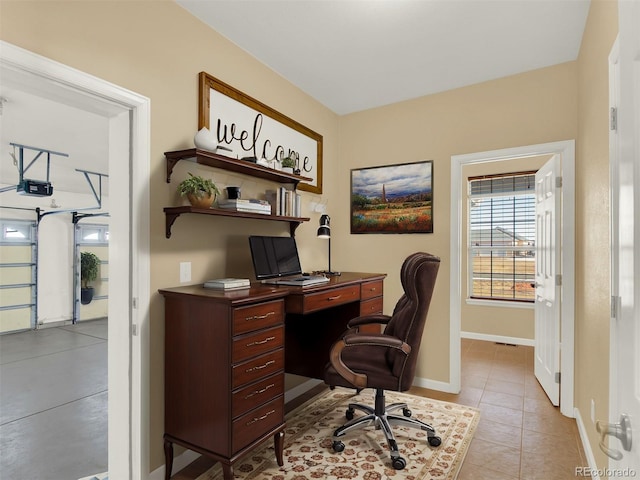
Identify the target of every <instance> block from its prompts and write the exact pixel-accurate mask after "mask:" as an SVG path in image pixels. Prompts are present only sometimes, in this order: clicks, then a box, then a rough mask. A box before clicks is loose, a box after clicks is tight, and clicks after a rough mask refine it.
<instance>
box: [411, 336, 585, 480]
mask: <svg viewBox="0 0 640 480" xmlns="http://www.w3.org/2000/svg"><path fill="white" fill-rule="evenodd" d="M412 393H415V394H422V395H426V396H429V397H432V398H436V399H441V400H446V401H450V402H455V403H462V404H465V405H469V406H473V407H477V408H479V409H480V424H479V426H478V429H477V431H476V434H475V436H474V438H473V440H472V442H471V446H470V448H469V452H468V453H467V457H466V459H465V461H464V464H463V466H462V470H461V472H460V474H459V476H458V480H472V479H473V480H476V479H478V480H479V479H482V480H484V479H489V478H490V479H492V480H514V479H523V480H525V479H526V480H537V479H540V480H565V479H568V478H575V477H576V475H575V472H576V470H575V469H576V467H579V466H587V465H588V464H587V462H586V459H585V455H584V451H583V449H582V443H581V441H580V436H579V433H578V428H577V426H576V422H575V420H574V419H573V418H567V417H565V416H564V415H562V414H561V413H560V411H559V409H558V408H557V407H554V406H553V405H552V404H551V402H549V400H548V398H547V396H546V395H545V393H544V391H543V390H542V388H541V387H540V385H539V383H538V381H537V380H536V378H535V376H534V373H533V347H525V346H513V345H501V344H496V343H492V342H485V341H480V340H468V339H463V340H462V391H461V392H460V394H459V395H452V394H446V393H442V392H437V391H433V390H427V389H418V388H415V389H413V390H412Z"/></svg>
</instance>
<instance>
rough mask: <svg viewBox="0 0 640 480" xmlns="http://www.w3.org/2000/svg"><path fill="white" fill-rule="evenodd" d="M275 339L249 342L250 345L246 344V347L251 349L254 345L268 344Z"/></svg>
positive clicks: (269, 338) (268, 338)
mask: <svg viewBox="0 0 640 480" xmlns="http://www.w3.org/2000/svg"><path fill="white" fill-rule="evenodd" d="M275 339H276V337H267V338H265V339H264V340H261V341H259V342H251V343H247V347H253V346H255V345H264V344H265V343H267V342H270V341H271V340H275Z"/></svg>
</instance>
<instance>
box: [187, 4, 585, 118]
mask: <svg viewBox="0 0 640 480" xmlns="http://www.w3.org/2000/svg"><path fill="white" fill-rule="evenodd" d="M176 1H177V3H178V4H180V5H182V6H183V7H184V8H185V9H187V10H188V11H189V12H191V13H192V14H193V15H195V16H196V17H198V18H200V19H201V20H202V21H203V22H204V23H206V24H208V25H209V26H211V27H212V28H213V29H215V30H216V31H217V32H219V33H220V34H222V35H223V36H225V37H226V38H228V39H229V40H230V41H232V42H233V43H235V44H236V45H238V46H239V47H241V48H242V49H244V50H246V51H247V52H249V53H250V54H251V55H252V56H254V57H255V58H256V59H258V60H259V61H261V62H262V63H264V64H265V65H267V66H268V67H270V68H271V69H273V70H274V71H276V72H277V73H279V74H280V75H282V76H283V77H284V78H286V79H287V80H289V81H290V82H292V83H293V84H294V85H296V86H298V87H299V88H300V89H301V90H303V91H304V92H306V93H307V94H309V95H311V96H312V97H314V98H315V99H316V100H318V101H319V102H320V103H322V104H323V105H325V106H327V107H328V108H329V109H331V110H332V111H334V112H336V113H338V114H347V113H351V112H356V111H360V110H365V109H368V108H372V107H377V106H381V105H386V104H391V103H395V102H399V101H402V100H408V99H411V98H416V97H420V96H423V95H428V94H432V93H436V92H441V91H445V90H450V89H453V88H457V87H462V86H465V85H472V84H475V83H479V82H483V81H487V80H491V79H495V78H500V77H504V76H508V75H513V74H517V73H521V72H525V71H529V70H534V69H537V68H542V67H546V66H550V65H555V64H559V63H563V62H567V61H571V60H575V59H576V58H577V56H578V51H579V49H580V42H581V40H582V33H583V31H584V26H585V22H586V19H587V14H588V10H589V0H305V1H303V0H242V1H241V0H176ZM203 48H206V46H203ZM209 73H211V74H213V75H215V72H209Z"/></svg>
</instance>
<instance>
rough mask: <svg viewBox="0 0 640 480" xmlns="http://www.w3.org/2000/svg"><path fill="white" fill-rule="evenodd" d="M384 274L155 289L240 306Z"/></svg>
mask: <svg viewBox="0 0 640 480" xmlns="http://www.w3.org/2000/svg"><path fill="white" fill-rule="evenodd" d="M386 276H387V275H386V274H385V273H362V272H342V274H341V275H336V276H331V277H329V278H330V280H329V282H327V283H322V284H318V285H309V286H307V287H296V286H290V285H267V284H263V283H260V282H254V283H252V284H251V287H250V288H242V289H237V290H216V289H213V288H204V286H203V285H202V284H197V285H186V286H182V287H173V288H162V289H160V290H158V291H159V292H160V293H161V294H162V295H164V296H165V297H172V296H183V295H188V296H197V297H205V298H209V299H212V300H213V301H217V302H224V303H231V304H238V305H241V304H243V303H254V302H256V301H266V300H276V299H279V298H284V297H286V296H289V295H309V294H313V293H318V292H323V291H326V290H332V289H335V288H340V287H342V286H348V285H353V284H358V283H363V282H371V281H377V280H384V278H385V277H386Z"/></svg>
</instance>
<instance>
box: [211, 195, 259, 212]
mask: <svg viewBox="0 0 640 480" xmlns="http://www.w3.org/2000/svg"><path fill="white" fill-rule="evenodd" d="M218 208H220V209H222V210H229V211H232V212H247V213H261V214H264V215H271V205H270V204H269V202H267V201H266V200H258V199H257V198H249V199H244V198H237V199H233V200H220V201H219V202H218Z"/></svg>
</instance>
